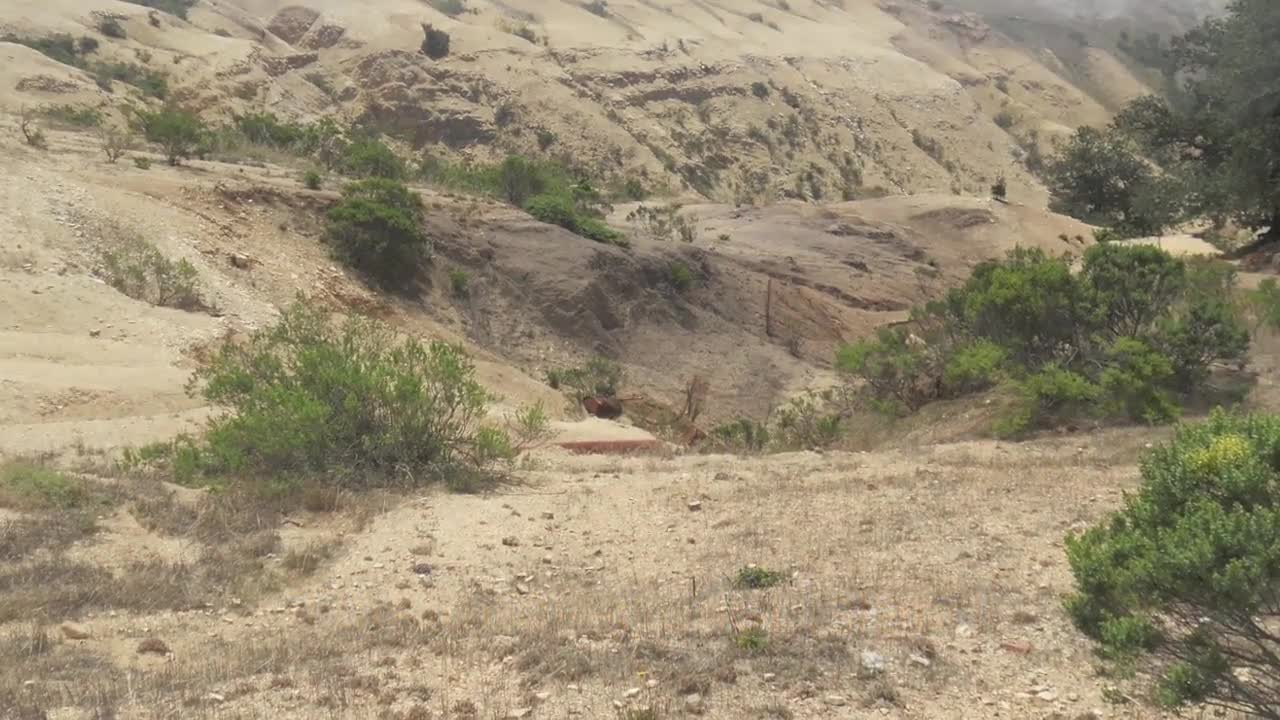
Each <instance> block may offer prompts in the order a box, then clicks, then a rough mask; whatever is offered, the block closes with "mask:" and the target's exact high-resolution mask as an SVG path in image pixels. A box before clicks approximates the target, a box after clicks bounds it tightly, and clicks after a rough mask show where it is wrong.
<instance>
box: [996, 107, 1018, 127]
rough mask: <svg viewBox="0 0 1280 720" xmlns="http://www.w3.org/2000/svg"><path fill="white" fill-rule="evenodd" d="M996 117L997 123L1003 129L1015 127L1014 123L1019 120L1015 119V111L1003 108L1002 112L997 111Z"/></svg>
mask: <svg viewBox="0 0 1280 720" xmlns="http://www.w3.org/2000/svg"><path fill="white" fill-rule="evenodd" d="M994 119H995V123H996V125H997V126H998V127H999V128H1000V129H1001V130H1008V129H1009V128H1011V127H1013V125H1014V123H1016V122H1017V120H1016V119H1014V117H1013V113H1011V112H1009V111H1008V110H1001V111H1000V112H998V113H996V116H995V118H994Z"/></svg>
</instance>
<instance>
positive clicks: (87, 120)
mask: <svg viewBox="0 0 1280 720" xmlns="http://www.w3.org/2000/svg"><path fill="white" fill-rule="evenodd" d="M40 115H41V116H42V117H44V118H45V119H46V120H48V121H50V122H52V123H54V124H57V125H63V126H67V127H74V128H91V127H98V126H100V125H102V113H101V112H98V111H97V110H94V109H93V108H87V107H76V106H75V105H52V106H49V107H45V108H41V109H40Z"/></svg>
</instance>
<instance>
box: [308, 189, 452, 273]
mask: <svg viewBox="0 0 1280 720" xmlns="http://www.w3.org/2000/svg"><path fill="white" fill-rule="evenodd" d="M342 196H343V197H342V201H341V202H340V203H338V204H337V205H336V206H334V207H333V209H331V210H330V211H329V215H328V228H327V231H326V238H327V240H328V242H329V244H330V245H331V246H332V247H333V252H334V254H335V255H336V256H337V257H338V258H339V259H341V260H342V261H343V262H345V263H347V264H348V265H350V266H352V267H354V268H356V269H357V270H360V271H362V272H366V273H368V274H369V275H371V276H373V277H374V278H376V279H377V280H379V281H381V282H383V283H386V284H388V285H403V284H404V283H406V282H408V281H409V280H411V279H412V278H413V277H414V276H415V275H416V274H417V272H418V268H419V266H420V265H421V263H422V262H423V261H424V260H425V259H427V258H428V257H429V256H430V251H431V245H430V243H429V242H428V240H427V238H426V237H425V236H424V235H423V234H422V230H421V229H420V228H419V224H420V222H421V220H422V200H421V199H420V198H419V197H418V196H417V195H415V194H414V193H413V192H412V191H411V190H409V189H408V188H407V187H405V186H404V185H403V184H401V183H399V182H396V181H395V180H388V179H385V178H373V179H369V180H361V181H358V182H354V183H351V184H349V185H347V186H346V187H345V188H343V190H342Z"/></svg>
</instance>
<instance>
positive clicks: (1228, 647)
mask: <svg viewBox="0 0 1280 720" xmlns="http://www.w3.org/2000/svg"><path fill="white" fill-rule="evenodd" d="M1067 558H1068V560H1069V561H1070V564H1071V570H1072V573H1073V574H1074V575H1075V580H1076V592H1075V593H1074V594H1073V595H1072V596H1070V597H1069V598H1068V600H1067V603H1066V606H1067V610H1068V611H1069V612H1070V614H1071V617H1072V618H1073V620H1074V621H1075V623H1076V625H1077V626H1078V627H1080V629H1082V630H1083V631H1084V632H1086V633H1087V634H1089V635H1090V636H1092V637H1093V638H1095V639H1097V640H1098V641H1099V644H1100V650H1101V651H1102V653H1103V655H1104V656H1105V657H1107V658H1109V659H1112V660H1116V661H1124V662H1127V663H1133V662H1137V663H1139V665H1140V667H1142V669H1145V670H1149V671H1151V672H1152V673H1153V674H1154V675H1155V677H1157V678H1158V680H1157V687H1156V696H1157V699H1159V700H1160V701H1162V702H1164V703H1166V704H1169V705H1178V704H1183V703H1207V704H1209V705H1215V706H1218V707H1223V708H1227V709H1232V710H1238V711H1240V712H1243V713H1245V714H1248V715H1254V716H1257V717H1263V718H1273V719H1274V718H1280V684H1277V678H1280V632H1277V629H1276V628H1277V623H1278V622H1280V417H1276V416H1264V415H1254V416H1243V415H1234V414H1228V413H1224V412H1221V411H1219V412H1215V413H1214V414H1213V415H1212V416H1211V417H1210V419H1209V420H1208V421H1207V422H1205V423H1203V424H1200V425H1195V426H1189V427H1184V428H1182V429H1180V430H1179V432H1178V433H1177V436H1176V437H1175V439H1174V440H1173V441H1172V442H1171V443H1170V444H1168V445H1164V446H1161V447H1159V448H1157V449H1155V450H1153V451H1152V452H1151V453H1150V454H1149V455H1148V456H1147V457H1146V458H1145V459H1144V461H1143V463H1142V486H1141V488H1140V489H1139V491H1138V493H1137V494H1136V495H1135V496H1133V497H1130V498H1129V499H1128V501H1127V502H1126V504H1125V507H1124V508H1123V509H1122V510H1120V511H1119V512H1117V513H1115V514H1114V515H1113V516H1112V517H1111V518H1109V519H1107V520H1106V521H1104V522H1103V523H1101V524H1099V525H1098V526H1096V527H1094V528H1092V529H1090V530H1088V531H1087V532H1085V533H1084V534H1082V535H1075V536H1071V537H1068V538H1067Z"/></svg>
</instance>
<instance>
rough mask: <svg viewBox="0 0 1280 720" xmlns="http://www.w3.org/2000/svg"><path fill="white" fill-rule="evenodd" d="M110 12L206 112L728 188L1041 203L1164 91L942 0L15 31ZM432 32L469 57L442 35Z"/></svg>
mask: <svg viewBox="0 0 1280 720" xmlns="http://www.w3.org/2000/svg"><path fill="white" fill-rule="evenodd" d="M104 15H111V16H113V17H118V18H119V19H120V20H121V21H122V22H123V23H124V25H125V27H126V28H127V31H128V39H127V40H120V41H109V42H107V43H104V45H105V46H106V47H104V49H103V50H102V51H101V52H103V53H104V54H107V55H124V56H134V57H136V56H138V55H139V54H140V53H145V57H146V58H147V59H148V60H149V62H150V64H151V65H152V66H154V67H163V68H166V69H169V68H172V70H171V72H172V73H173V81H174V82H175V84H176V85H177V86H178V88H179V89H180V93H181V94H180V97H182V98H183V99H184V100H185V101H187V102H189V103H191V104H193V105H195V106H196V107H198V108H201V109H203V110H204V111H206V112H208V113H213V114H218V113H228V112H231V111H235V110H243V109H248V108H263V109H267V110H271V111H273V112H277V113H279V114H282V115H286V116H301V117H308V116H316V115H320V114H330V113H332V114H339V115H343V116H346V117H347V118H348V119H357V118H359V119H363V120H365V121H366V122H369V123H371V124H373V125H376V126H379V127H381V128H383V129H385V130H387V131H388V132H390V133H392V134H393V135H394V136H395V137H397V138H399V139H401V140H402V141H403V142H404V143H405V144H406V145H409V146H412V147H413V148H414V149H415V150H417V151H430V152H435V153H444V154H449V155H460V156H467V157H475V158H481V159H483V158H491V157H496V156H499V155H502V154H505V153H508V152H513V151H518V152H526V153H547V154H550V155H553V156H561V157H564V158H566V159H568V160H571V161H572V162H573V163H575V164H577V165H581V166H586V167H588V168H590V169H592V170H593V171H594V172H596V173H597V174H599V175H600V176H603V177H606V178H613V179H618V180H620V179H622V178H624V177H635V178H637V179H640V180H641V181H642V182H644V183H645V184H647V185H649V186H655V187H661V186H667V187H670V188H671V189H672V190H675V191H677V192H683V193H688V194H693V193H696V194H699V195H702V196H705V197H707V198H710V199H714V200H719V201H735V202H751V201H756V200H760V199H777V198H784V197H791V198H800V199H806V200H819V201H823V200H833V199H837V200H838V199H854V198H859V197H868V196H876V195H881V194H886V193H888V194H899V193H915V192H926V191H934V192H949V193H956V194H984V193H986V192H987V191H988V188H989V187H990V185H991V183H992V182H994V181H995V180H996V179H998V178H1000V177H1004V178H1006V179H1007V180H1008V184H1009V186H1010V193H1011V195H1012V197H1013V198H1014V199H1016V200H1019V201H1022V202H1027V203H1031V204H1036V205H1042V204H1044V202H1045V200H1046V197H1045V192H1044V189H1043V187H1042V185H1041V184H1040V183H1039V182H1038V181H1037V180H1036V178H1035V176H1034V174H1033V172H1031V171H1030V170H1029V169H1028V165H1029V164H1031V165H1032V166H1034V157H1035V155H1036V154H1037V153H1038V152H1043V151H1045V150H1047V149H1048V146H1049V143H1050V142H1051V140H1052V138H1054V137H1055V136H1060V135H1062V134H1064V133H1066V132H1069V131H1070V130H1071V129H1072V128H1074V127H1075V126H1077V125H1080V124H1086V123H1100V122H1105V120H1106V119H1107V117H1108V116H1109V114H1110V112H1112V111H1113V110H1114V109H1115V108H1116V107H1118V106H1119V104H1121V103H1122V102H1123V101H1124V100H1127V99H1128V98H1130V97H1133V96H1134V95H1137V94H1139V93H1141V92H1145V91H1146V85H1145V84H1144V82H1143V81H1142V80H1141V79H1140V78H1139V77H1137V76H1136V75H1135V74H1134V73H1133V72H1131V71H1130V69H1129V67H1128V66H1126V65H1125V64H1124V63H1121V62H1119V61H1118V60H1116V58H1115V57H1114V56H1113V55H1112V54H1111V53H1108V52H1107V51H1105V50H1104V49H1102V48H1099V47H1080V48H1078V52H1075V53H1073V55H1075V56H1078V57H1072V58H1065V57H1064V56H1063V55H1064V54H1063V53H1062V52H1055V51H1054V49H1053V47H1050V46H1037V45H1036V43H1034V42H1030V41H1028V40H1027V39H1020V38H1018V37H1014V36H1013V35H1010V34H1009V33H1008V32H1006V31H1004V30H1001V29H998V28H997V27H995V26H993V25H992V24H991V23H989V22H988V20H987V19H985V18H984V17H983V16H981V15H979V14H976V13H971V12H966V11H964V10H962V9H955V8H953V6H952V4H951V3H944V4H941V5H940V4H939V3H936V2H934V3H929V2H924V1H923V0H880V1H879V2H876V1H873V0H843V1H840V2H836V1H834V0H787V1H786V2H782V1H779V0H768V1H766V0H732V1H731V0H681V1H678V2H671V3H667V4H663V5H659V4H656V3H652V2H647V1H646V0H613V1H612V2H607V3H606V2H602V1H597V2H582V3H578V2H561V3H554V4H552V3H547V2H544V1H542V0H465V2H457V3H453V2H442V1H439V0H437V1H436V2H421V1H419V0H378V2H374V3H350V2H346V1H345V0H216V1H210V2H206V3H201V4H199V5H197V6H195V7H193V8H192V9H191V11H190V13H189V19H188V21H181V20H178V19H177V18H174V17H172V16H168V15H161V16H160V17H159V18H158V19H157V15H156V14H155V13H150V12H149V11H148V10H147V9H146V8H142V7H138V6H134V5H126V4H121V3H117V2H111V1H110V0H90V2H87V3H84V2H78V1H77V2H72V1H71V0H51V2H42V3H35V2H31V1H30V0H18V1H17V3H16V7H14V8H7V9H6V10H4V11H2V12H0V23H3V24H4V25H5V26H6V27H9V28H10V29H11V30H14V31H19V32H21V31H23V30H27V31H32V30H34V31H42V30H43V31H64V32H77V31H78V30H83V29H84V28H92V27H93V26H94V25H95V24H96V22H97V21H98V20H99V19H100V18H101V17H103V16H104ZM424 25H430V26H431V27H433V28H435V29H437V30H442V31H444V32H446V33H448V34H449V36H450V49H449V53H448V55H447V56H444V57H440V58H439V59H431V58H429V57H428V56H427V55H426V54H424V53H423V52H421V51H420V47H421V45H422V41H423V26H424ZM1081 58H1083V60H1081ZM1069 65H1070V66H1071V67H1068V66H1069ZM1080 68H1084V70H1083V71H1081V70H1080ZM80 81H81V86H82V87H81V88H80V89H81V90H82V91H84V92H85V93H89V94H90V95H94V94H95V91H94V90H93V88H92V87H91V86H88V85H87V84H86V83H87V82H88V78H80ZM6 92H7V89H6ZM96 95H97V98H98V99H99V100H103V101H105V100H107V99H108V98H107V97H106V96H105V95H104V94H101V93H96ZM42 100H44V101H48V100H47V99H46V98H43V97H34V95H33V96H31V97H26V96H23V97H19V98H10V101H11V102H14V103H16V102H33V101H35V102H38V101H42ZM1028 155H1030V157H1031V162H1030V163H1028V162H1027V159H1028Z"/></svg>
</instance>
